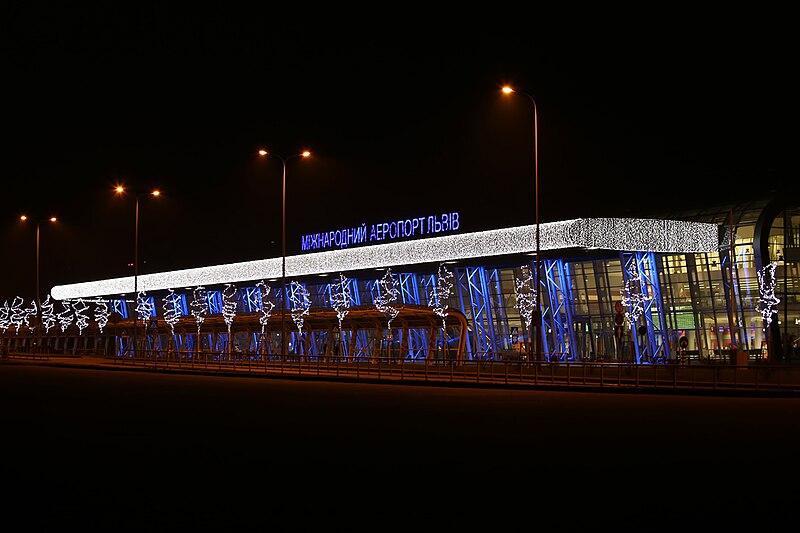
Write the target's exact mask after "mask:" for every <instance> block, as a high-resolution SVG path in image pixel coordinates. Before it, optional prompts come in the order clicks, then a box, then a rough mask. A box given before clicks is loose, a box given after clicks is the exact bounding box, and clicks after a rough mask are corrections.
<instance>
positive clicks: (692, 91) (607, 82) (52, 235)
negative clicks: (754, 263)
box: [0, 5, 797, 303]
mask: <svg viewBox="0 0 800 533" xmlns="http://www.w3.org/2000/svg"><path fill="white" fill-rule="evenodd" d="M3 10H4V13H3V16H2V17H0V19H1V21H0V24H2V28H1V29H2V31H0V33H1V34H2V58H3V89H4V93H5V96H4V99H3V101H4V113H3V120H2V127H3V129H4V130H5V131H4V139H5V140H4V141H3V143H2V161H3V173H4V177H3V190H2V197H3V202H2V205H3V213H4V216H3V217H2V219H0V246H2V256H3V262H2V266H0V303H1V301H2V300H5V299H11V298H13V296H14V295H16V294H20V295H23V296H25V298H26V299H28V298H29V297H32V296H33V292H34V286H35V265H36V261H35V257H36V256H35V249H36V248H35V243H36V241H35V222H34V223H33V224H29V225H28V226H27V227H25V226H22V225H21V224H20V222H19V221H18V216H19V214H20V213H22V212H25V213H28V214H30V215H31V216H32V217H33V219H34V220H41V219H44V218H45V217H47V216H50V214H51V213H52V214H55V215H57V216H58V217H59V218H60V222H59V223H58V224H57V225H53V226H51V225H49V224H45V223H42V224H41V226H40V230H41V231H40V272H41V274H40V277H41V287H42V293H43V294H46V291H47V290H48V289H49V288H50V287H51V286H53V285H56V284H64V283H72V282H78V281H89V280H94V279H99V278H105V277H117V276H124V275H130V274H132V273H133V272H132V269H131V268H130V267H128V266H127V265H128V263H129V262H131V261H132V260H133V249H134V220H135V217H134V200H133V198H132V197H128V198H127V199H123V198H120V197H117V196H115V195H114V194H113V192H112V187H113V186H114V185H115V184H116V183H117V182H123V183H125V184H127V185H129V186H133V187H137V188H138V189H139V190H140V191H145V190H147V188H149V187H152V186H158V187H159V188H161V189H162V190H163V193H164V194H163V196H162V197H161V198H159V199H157V200H152V199H150V198H142V201H141V203H140V222H139V244H140V247H139V260H140V273H142V274H144V273H148V272H154V271H162V270H172V269H179V268H189V267H195V266H203V265H212V264H220V263H226V262H234V261H247V260H253V259H260V258H264V257H278V256H280V238H281V232H280V229H281V194H282V189H281V176H282V165H281V162H280V161H279V160H277V159H273V160H272V161H265V160H259V159H258V158H257V156H256V150H257V149H258V148H259V147H262V146H263V147H266V148H268V149H270V150H273V151H275V152H276V153H278V154H280V155H282V156H283V157H288V156H289V155H292V154H295V153H297V152H299V151H301V150H303V149H306V148H307V149H310V150H312V151H313V152H314V157H313V158H312V159H307V160H302V159H299V158H290V159H289V160H288V163H287V195H286V197H287V208H286V219H287V252H288V253H289V254H291V253H296V252H297V251H298V250H299V243H300V237H301V235H306V234H309V233H315V232H319V231H328V230H334V229H341V228H353V227H356V226H359V225H360V224H361V223H366V224H367V225H370V224H374V223H378V222H386V221H390V220H397V219H405V218H410V217H415V216H417V217H418V216H427V215H434V214H440V213H450V212H459V213H460V220H461V231H476V230H482V229H491V228H497V227H506V226H514V225H522V224H530V223H533V222H534V220H535V216H534V193H533V191H534V171H533V168H534V167H533V154H534V150H533V148H534V138H533V106H532V105H531V102H530V100H528V99H527V98H525V97H524V96H522V95H517V96H516V97H511V98H509V97H507V96H503V95H502V94H501V93H500V92H499V88H500V87H501V86H502V85H503V84H505V83H510V84H513V85H514V86H516V87H517V88H519V89H520V90H522V91H524V92H526V93H528V94H530V95H531V96H532V97H533V98H534V99H535V101H536V104H537V107H538V116H539V142H538V154H539V199H540V200H539V204H540V220H541V221H542V222H545V221H551V220H563V219H568V218H574V217H583V216H626V215H631V214H637V215H646V214H647V213H649V212H653V213H655V212H659V213H663V212H664V210H670V209H684V208H686V207H687V206H688V207H691V206H694V205H703V204H707V203H717V202H724V201H727V200H728V199H747V198H749V197H751V196H753V195H761V194H762V193H763V191H765V190H767V191H769V190H776V191H779V192H780V191H782V190H785V189H787V188H789V187H791V186H792V185H791V183H790V179H789V176H793V175H794V170H795V168H796V167H795V164H794V162H793V161H792V162H790V161H789V157H788V155H789V153H790V150H789V146H790V143H791V145H792V148H794V145H795V143H794V142H793V141H794V139H793V138H792V137H793V134H792V130H793V129H794V128H795V125H796V106H797V105H796V103H795V100H796V94H797V91H796V86H795V85H794V82H791V83H790V82H789V79H790V78H791V77H792V76H793V70H795V68H796V60H795V58H794V57H793V55H792V53H791V50H792V47H793V46H794V43H793V42H792V39H791V36H792V35H793V33H792V32H790V31H789V28H788V24H789V22H788V18H787V17H786V16H784V15H781V14H780V13H777V12H767V11H766V10H765V11H764V12H763V13H761V12H748V13H741V14H736V13H723V14H720V13H713V14H708V15H703V16H700V15H699V14H697V13H689V14H687V13H683V12H682V13H608V12H602V13H600V12H598V13H583V14H581V16H580V18H579V19H576V18H575V17H576V16H577V15H576V14H575V13H571V14H570V13H554V12H551V13H547V14H539V15H537V16H530V15H526V14H525V13H524V12H522V11H520V12H514V11H510V10H509V11H504V12H502V13H497V14H494V15H491V16H488V17H487V16H484V15H469V14H468V15H465V14H461V15H458V16H457V15H456V14H453V19H452V20H451V19H449V18H448V19H444V18H440V19H430V20H427V19H426V20H427V22H425V23H424V24H423V23H421V22H420V20H422V19H425V17H421V16H404V17H401V18H397V17H394V16H389V15H381V16H380V17H378V16H377V15H370V14H369V13H362V14H361V18H360V19H359V18H358V17H355V18H352V17H348V16H347V14H346V13H341V12H335V13H331V14H326V15H329V18H327V17H326V16H320V15H317V16H316V17H315V18H314V19H313V20H308V19H307V18H305V17H302V16H301V15H300V14H276V13H272V12H270V10H269V9H267V8H262V9H261V10H256V11H247V12H245V11H241V12H238V13H235V12H232V11H230V12H229V11H225V10H222V9H217V10H216V11H213V12H203V11H199V12H183V11H179V10H177V9H172V8H170V7H163V6H161V7H154V6H146V7H141V6H140V7H124V6H122V7H121V6H119V5H116V6H114V7H102V8H94V9H93V10H91V9H88V8H87V9H84V10H83V11H77V12H76V11H74V10H72V9H68V8H58V9H56V10H51V9H48V10H45V9H44V8H41V7H21V6H14V7H10V8H9V7H6V8H3ZM459 17H460V18H459ZM465 19H466V20H465ZM470 19H471V20H470ZM341 20H346V21H347V22H345V23H342V22H341ZM794 137H796V136H794Z"/></svg>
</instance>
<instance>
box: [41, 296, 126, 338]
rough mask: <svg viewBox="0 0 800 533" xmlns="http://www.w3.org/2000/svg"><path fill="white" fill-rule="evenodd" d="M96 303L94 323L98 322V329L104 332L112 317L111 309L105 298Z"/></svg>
mask: <svg viewBox="0 0 800 533" xmlns="http://www.w3.org/2000/svg"><path fill="white" fill-rule="evenodd" d="M48 298H49V296H48ZM94 303H95V306H94V323H95V324H97V329H98V330H99V331H100V333H103V328H105V327H106V324H108V319H109V318H110V317H111V310H109V308H108V302H106V301H105V300H95V302H94ZM42 307H44V304H42Z"/></svg>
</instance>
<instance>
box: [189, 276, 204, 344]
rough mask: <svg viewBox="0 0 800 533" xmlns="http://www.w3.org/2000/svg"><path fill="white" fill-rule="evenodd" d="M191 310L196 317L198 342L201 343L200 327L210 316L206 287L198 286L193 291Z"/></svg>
mask: <svg viewBox="0 0 800 533" xmlns="http://www.w3.org/2000/svg"><path fill="white" fill-rule="evenodd" d="M189 309H190V310H191V313H192V316H193V317H194V321H195V324H197V342H198V343H199V342H200V326H201V324H202V323H203V321H205V319H206V318H205V317H206V315H207V314H208V297H207V295H206V290H205V287H203V286H198V287H195V289H194V290H193V291H192V301H191V302H190V303H189Z"/></svg>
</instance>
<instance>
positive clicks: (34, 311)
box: [22, 300, 39, 332]
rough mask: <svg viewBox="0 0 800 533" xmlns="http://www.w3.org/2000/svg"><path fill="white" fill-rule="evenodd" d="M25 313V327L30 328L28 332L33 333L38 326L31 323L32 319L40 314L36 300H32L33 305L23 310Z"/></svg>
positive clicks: (23, 318)
mask: <svg viewBox="0 0 800 533" xmlns="http://www.w3.org/2000/svg"><path fill="white" fill-rule="evenodd" d="M23 313H24V314H23V317H22V320H23V322H25V325H26V326H28V331H30V332H33V330H34V329H36V324H35V321H33V322H32V321H31V317H35V316H37V315H38V314H39V308H38V306H37V305H36V300H31V305H30V306H29V307H26V308H25V309H23Z"/></svg>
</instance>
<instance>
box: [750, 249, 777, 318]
mask: <svg viewBox="0 0 800 533" xmlns="http://www.w3.org/2000/svg"><path fill="white" fill-rule="evenodd" d="M777 267H778V263H776V262H774V261H773V262H772V263H770V264H768V265H765V266H764V267H763V268H762V269H761V270H759V271H758V272H757V274H758V292H759V295H760V296H759V298H758V304H757V305H756V309H757V310H758V312H759V313H761V317H762V318H763V319H764V321H765V322H766V323H767V327H769V325H770V324H772V315H774V314H777V313H778V310H777V309H776V307H777V305H778V304H779V303H780V302H781V301H780V299H779V298H778V297H777V296H775V269H776V268H777Z"/></svg>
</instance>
